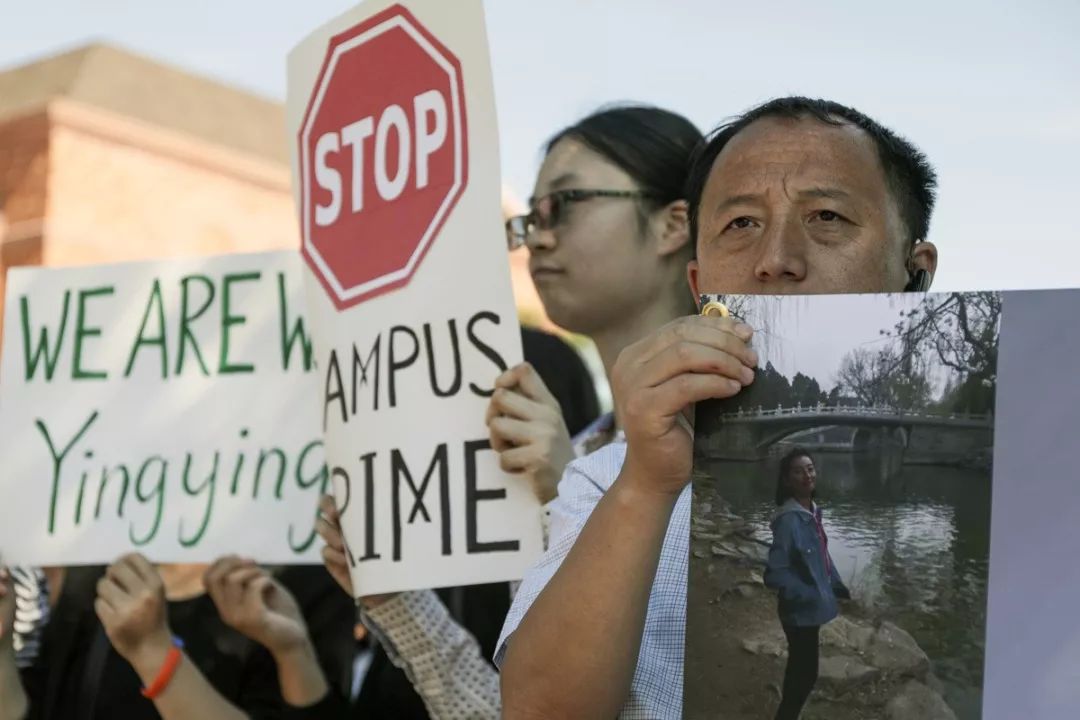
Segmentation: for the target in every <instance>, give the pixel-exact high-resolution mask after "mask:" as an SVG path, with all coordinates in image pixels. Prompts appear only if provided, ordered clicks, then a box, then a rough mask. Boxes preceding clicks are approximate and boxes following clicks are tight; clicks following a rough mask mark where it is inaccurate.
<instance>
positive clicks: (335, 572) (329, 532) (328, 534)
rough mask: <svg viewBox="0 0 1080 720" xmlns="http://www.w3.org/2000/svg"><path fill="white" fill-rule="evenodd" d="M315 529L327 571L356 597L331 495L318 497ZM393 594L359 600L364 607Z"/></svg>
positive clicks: (379, 601) (339, 519)
mask: <svg viewBox="0 0 1080 720" xmlns="http://www.w3.org/2000/svg"><path fill="white" fill-rule="evenodd" d="M315 529H316V530H317V531H318V533H319V536H320V537H321V538H322V539H323V542H324V543H325V545H323V549H322V558H323V565H325V566H326V570H327V572H329V573H330V576H331V577H332V578H334V580H336V581H337V584H338V585H340V586H341V589H342V590H344V591H345V592H346V593H348V594H349V596H350V597H356V593H355V592H353V585H352V578H350V577H349V562H348V560H347V559H346V554H345V539H344V535H343V534H342V532H341V514H340V513H339V512H338V509H337V503H336V502H334V497H333V496H332V495H323V496H322V497H321V498H319V518H318V520H317V521H316V524H315ZM394 595H396V593H391V594H387V595H367V596H364V597H361V598H360V602H361V603H363V604H364V605H365V606H366V607H375V606H376V605H379V604H381V603H383V602H385V601H387V600H389V599H390V598H392V597H394Z"/></svg>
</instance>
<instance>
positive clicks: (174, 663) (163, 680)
mask: <svg viewBox="0 0 1080 720" xmlns="http://www.w3.org/2000/svg"><path fill="white" fill-rule="evenodd" d="M172 641H173V645H172V647H171V648H169V653H168V654H167V655H166V656H165V662H164V663H162V665H161V670H160V671H159V672H158V674H157V677H156V678H154V682H152V683H150V686H149V687H145V688H143V689H142V696H143V697H144V698H147V699H149V700H153V699H154V698H156V697H157V696H158V695H160V694H161V693H163V692H165V688H167V687H168V686H169V682H170V681H171V680H172V678H173V675H175V674H176V668H177V667H178V666H179V665H180V660H181V659H183V657H184V654H183V653H182V652H181V651H180V648H182V647H184V643H183V641H182V640H181V639H180V638H178V637H173V639H172Z"/></svg>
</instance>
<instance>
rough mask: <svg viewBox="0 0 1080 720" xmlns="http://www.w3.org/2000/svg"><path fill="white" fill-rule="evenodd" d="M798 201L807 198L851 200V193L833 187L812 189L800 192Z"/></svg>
mask: <svg viewBox="0 0 1080 720" xmlns="http://www.w3.org/2000/svg"><path fill="white" fill-rule="evenodd" d="M798 197H799V198H800V199H807V198H827V199H830V200H851V199H852V198H851V193H849V192H847V191H845V190H841V189H840V188H833V187H812V188H807V189H806V190H800V191H799V193H798Z"/></svg>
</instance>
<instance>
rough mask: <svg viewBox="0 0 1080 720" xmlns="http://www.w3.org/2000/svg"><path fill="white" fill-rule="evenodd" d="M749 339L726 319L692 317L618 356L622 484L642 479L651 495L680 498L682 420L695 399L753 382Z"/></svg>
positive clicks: (686, 457)
mask: <svg viewBox="0 0 1080 720" xmlns="http://www.w3.org/2000/svg"><path fill="white" fill-rule="evenodd" d="M752 334H753V330H751V328H750V327H748V326H747V325H744V324H739V323H737V321H735V320H734V319H732V318H717V317H701V316H693V317H686V318H680V319H678V320H675V321H673V322H670V323H668V324H667V325H665V326H664V327H662V328H661V329H660V330H658V331H657V332H655V333H654V334H652V335H650V336H648V337H646V338H644V339H642V340H639V341H638V342H636V343H634V344H633V345H631V346H629V347H628V348H626V349H625V350H623V351H622V353H621V354H620V355H619V359H618V360H617V361H616V362H615V367H614V369H613V370H612V374H611V376H612V389H613V391H614V395H615V398H616V401H617V403H618V406H619V408H618V409H619V417H620V420H621V421H622V422H623V423H624V427H625V431H626V439H627V455H626V463H625V465H624V470H623V473H624V475H625V474H626V472H627V470H631V471H632V474H630V475H627V477H634V478H640V479H642V480H644V481H645V482H646V483H648V487H647V488H646V489H647V490H649V491H652V492H662V493H667V494H671V495H678V494H679V493H680V492H682V490H683V488H684V487H686V484H687V483H688V482H689V481H690V470H691V464H692V461H693V449H694V448H693V445H694V437H693V433H692V432H690V431H689V426H688V425H687V424H686V423H685V417H684V416H682V413H683V412H684V411H685V410H686V409H687V407H690V406H692V405H693V404H694V403H695V402H698V401H700V400H705V399H707V398H727V397H732V396H733V395H735V394H737V393H738V392H739V391H740V390H742V389H743V387H744V386H746V385H749V384H750V383H751V382H753V380H754V368H755V367H756V366H757V354H756V353H755V352H754V351H753V350H752V349H750V347H749V346H748V343H749V341H750V338H751V336H752ZM680 421H682V422H680Z"/></svg>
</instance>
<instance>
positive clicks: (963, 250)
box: [0, 0, 1080, 290]
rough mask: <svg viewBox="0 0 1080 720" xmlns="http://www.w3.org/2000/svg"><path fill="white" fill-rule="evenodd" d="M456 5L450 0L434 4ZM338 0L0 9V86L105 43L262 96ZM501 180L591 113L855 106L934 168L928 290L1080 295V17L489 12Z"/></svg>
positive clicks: (696, 6) (6, 4)
mask: <svg viewBox="0 0 1080 720" xmlns="http://www.w3.org/2000/svg"><path fill="white" fill-rule="evenodd" d="M447 1H451V0H447ZM355 4H356V3H355V2H353V1H352V0H304V1H303V2H275V3H266V2H254V1H253V0H227V1H226V2H220V1H215V2H209V1H208V0H187V1H186V2H183V3H180V2H172V3H163V2H157V1H151V0H141V1H139V2H135V1H134V0H129V1H126V2H124V1H121V0H50V2H44V3H27V2H24V1H23V0H0V68H2V67H8V66H12V65H15V64H19V63H22V62H25V61H27V60H30V59H33V58H35V57H39V56H42V55H47V54H51V53H53V52H56V51H59V50H62V49H65V48H68V47H72V46H75V45H79V44H82V43H85V42H87V41H90V40H100V41H107V42H112V43H116V44H119V45H121V46H123V47H126V48H128V49H131V50H135V51H137V52H141V53H144V54H147V55H150V56H152V57H155V58H157V59H160V60H163V61H166V62H170V63H173V64H176V65H179V66H181V67H183V68H186V69H190V70H192V71H196V72H199V73H201V74H205V75H209V76H211V77H214V78H217V79H220V80H222V81H225V82H227V83H229V84H232V85H235V86H238V87H242V88H245V89H249V90H253V91H256V92H258V93H260V94H263V95H266V96H268V97H271V98H276V99H283V98H284V95H285V57H286V54H287V53H288V51H289V50H290V49H291V48H292V47H293V46H294V45H295V44H296V43H297V42H298V41H299V40H300V39H301V38H302V37H303V36H304V35H306V34H307V33H308V32H309V31H310V30H312V29H314V28H315V27H317V26H319V25H321V24H322V23H323V22H325V21H327V20H329V19H331V18H332V17H334V16H336V15H337V14H338V13H340V12H341V11H343V10H345V9H348V8H349V7H352V6H353V5H355ZM484 5H485V9H486V12H487V24H488V36H489V42H490V45H491V57H492V71H493V75H494V81H495V94H496V105H497V112H498V122H499V128H500V131H499V132H500V145H501V158H502V168H503V179H504V182H505V183H506V184H507V185H509V186H510V188H511V189H512V190H513V191H514V192H515V193H516V194H517V195H518V196H521V197H526V196H528V195H529V194H530V191H531V189H532V183H533V179H534V175H535V172H536V169H537V167H538V165H539V162H540V159H541V155H540V148H541V147H542V145H543V142H544V140H545V139H546V138H547V137H549V136H550V135H552V134H553V133H555V132H556V131H557V130H559V129H560V128H562V127H564V126H565V125H567V124H569V123H571V122H573V121H574V120H576V119H578V118H579V117H581V116H583V115H585V114H587V113H588V112H590V111H592V110H594V109H596V108H597V107H599V106H601V105H604V104H608V103H611V102H617V101H637V102H648V103H653V104H658V105H661V106H664V107H667V108H669V109H672V110H675V111H678V112H681V113H683V114H684V115H686V116H687V117H689V118H690V119H691V120H692V121H694V122H695V123H697V124H698V125H699V126H700V127H701V128H703V129H708V128H710V127H712V126H714V125H716V124H717V123H719V122H720V121H722V120H723V119H725V118H728V117H730V116H732V115H735V114H738V113H739V112H741V111H743V110H745V109H747V108H749V107H750V106H752V105H754V104H755V103H758V102H761V101H763V100H766V99H769V98H771V97H775V96H781V95H788V94H805V95H812V96H823V97H828V98H830V99H834V100H837V101H840V102H843V103H845V104H848V105H852V106H854V107H856V108H858V109H860V110H862V111H864V112H866V113H867V114H869V115H871V116H872V117H874V118H875V119H877V120H879V121H880V122H882V123H884V124H885V125H887V126H889V127H891V128H893V129H895V130H897V131H898V132H900V133H901V134H903V135H905V136H907V137H908V138H909V139H911V140H912V141H914V142H915V143H916V144H917V145H918V146H919V147H920V148H921V149H922V150H923V151H924V152H925V153H926V154H927V155H928V156H929V158H930V160H931V162H932V163H934V165H935V166H936V168H937V170H938V173H939V178H940V189H939V201H938V209H937V211H936V212H935V216H934V219H933V221H932V224H931V230H930V239H931V240H933V241H934V242H935V243H936V244H937V245H938V247H939V249H940V251H941V264H940V268H939V272H938V275H937V277H936V281H935V286H934V287H935V289H938V290H942V289H949V290H952V289H1011V288H1021V287H1061V286H1080V231H1078V229H1077V226H1078V222H1077V220H1076V218H1075V216H1073V215H1072V214H1071V211H1072V209H1073V208H1075V207H1076V205H1077V201H1078V198H1080V181H1078V180H1077V168H1080V43H1077V42H1076V41H1075V35H1076V29H1077V28H1078V27H1080V3H1078V2H1075V0H1025V1H1019V0H1018V1H1016V2H1008V3H1006V2H994V1H992V0H990V1H987V0H981V1H979V2H970V1H968V0H958V1H955V2H954V1H950V2H941V1H940V0H934V1H932V2H929V1H926V0H909V1H907V2H903V3H887V4H886V3H867V2H864V1H863V0H833V1H828V0H822V1H819V2H815V3H805V2H801V3H800V2H788V1H787V0H777V1H776V2H769V3H738V4H737V3H734V2H717V1H715V0H679V1H678V2H672V1H670V0H619V1H618V2H615V0H606V1H604V2H602V1H601V0H545V1H544V2H536V1H535V0H485V2H484Z"/></svg>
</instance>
